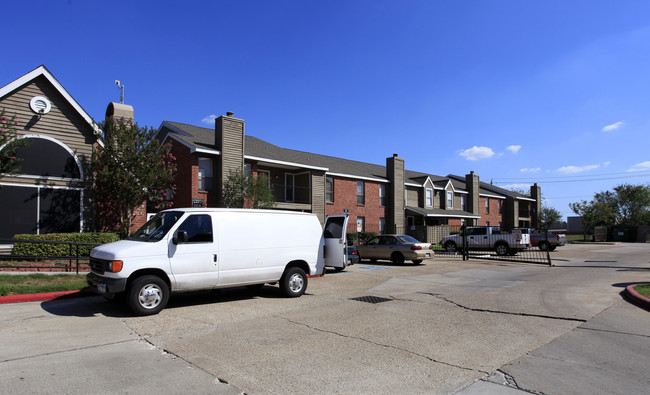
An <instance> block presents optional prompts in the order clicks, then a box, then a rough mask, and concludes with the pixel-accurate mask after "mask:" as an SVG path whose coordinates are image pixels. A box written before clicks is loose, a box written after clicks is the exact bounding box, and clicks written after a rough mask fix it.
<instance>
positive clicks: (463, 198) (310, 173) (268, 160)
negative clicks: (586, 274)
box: [157, 113, 541, 233]
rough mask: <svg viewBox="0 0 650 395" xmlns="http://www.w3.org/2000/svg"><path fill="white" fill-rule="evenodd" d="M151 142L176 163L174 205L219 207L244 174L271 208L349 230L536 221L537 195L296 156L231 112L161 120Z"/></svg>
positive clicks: (473, 177) (397, 164) (395, 160)
mask: <svg viewBox="0 0 650 395" xmlns="http://www.w3.org/2000/svg"><path fill="white" fill-rule="evenodd" d="M157 138H158V139H159V140H160V141H161V142H163V143H171V145H172V153H173V154H174V156H176V158H177V166H178V177H177V180H176V185H177V192H176V196H174V206H175V207H192V206H195V207H219V206H220V205H221V200H220V197H221V190H222V187H223V180H224V179H225V178H226V177H227V176H228V174H229V173H230V172H231V171H234V170H238V169H245V170H246V171H247V172H249V173H250V174H257V175H264V176H266V177H267V178H268V179H269V182H270V184H271V187H272V190H273V192H274V195H275V200H276V203H275V208H277V209H285V210H296V211H305V212H311V213H314V214H316V215H317V216H318V217H319V219H320V220H321V222H323V221H324V219H325V217H326V216H327V215H332V214H342V213H344V212H345V211H347V212H348V213H349V215H350V225H349V228H348V230H349V231H356V230H366V231H373V232H384V233H391V232H399V233H407V232H408V231H409V230H411V229H414V228H416V227H426V226H439V225H449V226H460V225H462V224H466V225H488V226H500V227H502V228H504V229H510V228H513V227H528V226H535V225H536V224H537V213H539V210H540V208H541V190H540V188H539V186H537V185H536V184H535V185H533V186H531V189H530V196H527V195H522V194H519V193H516V192H512V191H508V190H505V189H502V188H498V187H495V186H493V185H490V184H486V183H483V182H480V180H479V176H478V175H477V174H474V172H470V173H469V174H467V175H465V176H456V175H448V176H446V177H441V176H436V175H433V174H429V173H422V172H415V171H410V170H406V169H405V161H404V159H403V158H400V157H399V156H398V155H397V154H394V155H392V156H390V157H388V158H386V165H385V166H382V165H375V164H370V163H364V162H358V161H354V160H348V159H342V158H336V157H331V156H325V155H319V154H314V153H309V152H302V151H296V150H291V149H286V148H281V147H278V146H275V145H273V144H271V143H268V142H266V141H263V140H260V139H258V138H255V137H253V136H248V135H246V133H245V122H244V120H243V119H238V118H235V117H234V114H233V113H228V114H227V115H225V116H221V117H218V118H217V119H216V120H215V128H214V129H209V128H203V127H197V126H192V125H187V124H183V123H178V122H170V121H164V122H163V123H162V124H161V125H160V127H159V129H158V134H157Z"/></svg>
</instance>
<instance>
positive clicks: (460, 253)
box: [387, 225, 564, 265]
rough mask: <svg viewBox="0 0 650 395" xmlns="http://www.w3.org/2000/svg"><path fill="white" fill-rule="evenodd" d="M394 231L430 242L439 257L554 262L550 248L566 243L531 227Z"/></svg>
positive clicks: (442, 228)
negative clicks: (506, 229) (507, 229)
mask: <svg viewBox="0 0 650 395" xmlns="http://www.w3.org/2000/svg"><path fill="white" fill-rule="evenodd" d="M387 233H388V232H387ZM395 233H397V234H407V235H410V236H413V237H414V238H416V239H417V240H419V241H421V242H425V243H431V244H432V245H433V246H434V251H435V253H436V256H441V257H443V256H444V257H445V258H449V259H462V260H468V259H488V260H499V261H512V262H526V263H539V264H545V265H551V256H550V251H553V250H555V248H556V247H557V246H559V245H563V244H564V240H563V239H561V238H560V237H559V236H557V235H552V234H548V233H547V232H540V231H536V230H534V229H529V228H522V229H514V230H512V231H502V230H501V229H499V228H495V227H487V226H471V227H469V226H468V227H464V226H453V225H437V226H408V227H401V228H400V227H397V229H395Z"/></svg>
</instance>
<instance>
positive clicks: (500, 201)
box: [498, 200, 503, 214]
mask: <svg viewBox="0 0 650 395" xmlns="http://www.w3.org/2000/svg"><path fill="white" fill-rule="evenodd" d="M498 202H499V203H498V204H499V214H503V201H502V200H499V201H498Z"/></svg>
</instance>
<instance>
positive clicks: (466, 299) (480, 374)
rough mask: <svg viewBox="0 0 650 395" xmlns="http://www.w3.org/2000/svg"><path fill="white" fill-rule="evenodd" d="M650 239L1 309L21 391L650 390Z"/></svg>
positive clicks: (15, 387) (4, 349)
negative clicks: (301, 286)
mask: <svg viewBox="0 0 650 395" xmlns="http://www.w3.org/2000/svg"><path fill="white" fill-rule="evenodd" d="M649 253H650V245H645V244H618V245H603V246H593V245H592V246H582V245H569V246H565V247H562V248H560V249H558V250H557V251H555V252H553V253H552V254H551V256H552V257H553V262H554V264H555V266H554V267H548V266H542V265H532V264H521V263H503V262H497V261H490V262H482V261H473V260H472V261H467V262H463V261H461V260H438V259H436V260H433V261H428V262H427V263H426V264H424V265H420V266H408V265H406V266H393V265H390V264H380V263H376V264H372V265H370V264H365V263H364V264H359V265H354V266H352V267H350V268H349V270H347V271H346V272H343V273H334V272H331V273H328V274H327V275H326V276H325V277H322V278H313V279H310V282H309V286H308V289H307V294H306V295H304V296H302V297H300V298H298V299H286V298H283V297H281V295H280V292H279V290H278V288H277V287H276V286H265V287H264V288H263V289H262V290H260V291H256V292H251V291H248V290H246V289H243V288H238V289H231V290H223V291H219V292H200V293H191V294H183V295H178V296H176V297H174V298H172V300H171V301H170V305H169V307H168V308H167V309H165V310H163V311H162V312H161V313H160V314H158V315H156V316H151V317H133V316H130V315H129V313H128V311H127V310H126V309H122V308H120V307H119V306H117V305H115V304H114V303H111V302H108V301H105V300H104V299H102V298H101V297H84V298H78V299H69V300H55V301H49V302H42V303H20V304H13V305H1V306H0V334H2V338H3V339H11V341H3V342H2V344H1V345H0V355H2V357H1V360H0V367H1V368H2V369H0V372H1V373H0V380H2V382H3V383H5V384H3V385H4V388H5V390H6V391H9V392H12V393H19V392H20V393H25V392H29V393H34V392H48V393H126V392H136V391H143V390H147V391H157V392H161V393H180V392H183V393H187V392H192V393H240V392H245V393H250V394H256V393H278V394H286V393H318V394H321V393H322V394H330V393H343V392H345V393H382V394H383V393H459V392H460V393H463V394H474V393H481V394H485V393H507V392H513V393H516V392H520V391H526V392H538V393H548V394H553V393H557V394H560V393H561V394H567V393H576V394H582V393H584V394H586V393H645V392H647V388H649V385H650V373H649V372H648V370H647V366H648V365H649V364H650V354H649V353H647V344H649V343H648V341H649V340H650V312H648V311H647V310H644V309H642V308H639V307H636V306H634V305H632V304H630V303H628V302H627V301H626V300H624V299H623V298H622V297H621V295H620V292H621V291H622V290H623V289H624V287H625V286H626V285H629V284H631V283H640V282H650V264H649V263H648V257H650V254H649Z"/></svg>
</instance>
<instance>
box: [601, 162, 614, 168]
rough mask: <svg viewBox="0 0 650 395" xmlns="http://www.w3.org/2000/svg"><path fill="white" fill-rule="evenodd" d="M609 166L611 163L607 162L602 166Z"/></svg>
mask: <svg viewBox="0 0 650 395" xmlns="http://www.w3.org/2000/svg"><path fill="white" fill-rule="evenodd" d="M611 164H612V162H610V161H607V162H605V163H603V166H605V167H607V166H609V165H611Z"/></svg>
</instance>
